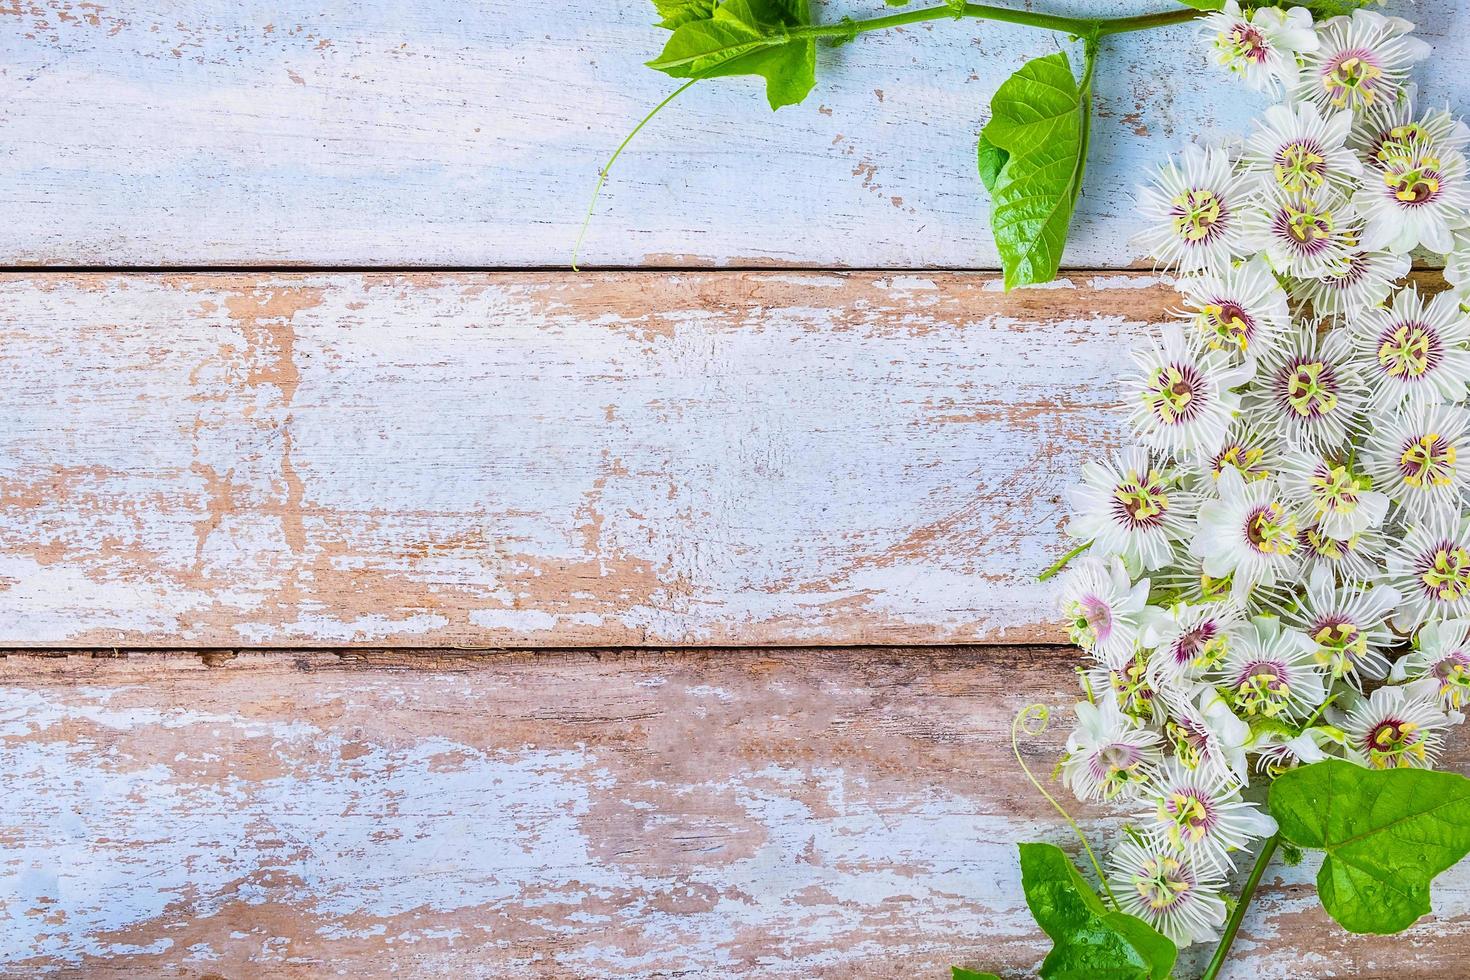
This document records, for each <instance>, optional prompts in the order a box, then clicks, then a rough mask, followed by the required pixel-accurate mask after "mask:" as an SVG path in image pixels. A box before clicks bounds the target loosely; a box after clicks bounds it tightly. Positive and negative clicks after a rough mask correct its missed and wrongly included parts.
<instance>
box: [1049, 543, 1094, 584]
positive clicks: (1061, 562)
mask: <svg viewBox="0 0 1470 980" xmlns="http://www.w3.org/2000/svg"><path fill="white" fill-rule="evenodd" d="M1091 547H1092V542H1091V541H1084V542H1082V543H1081V544H1079V545H1078V546H1077V547H1075V548H1073V549H1072V550H1071V551H1069V552H1067V553H1066V554H1065V555H1063V556H1062V557H1060V558H1058V559H1057V560H1056V561H1055V562H1053V563H1052V566H1051V567H1050V568H1048V569H1047V570H1046V571H1044V572H1042V573H1041V574H1040V575H1038V576H1036V581H1038V582H1045V581H1046V580H1047V579H1049V578H1051V577H1052V576H1053V575H1055V574H1056V573H1057V572H1060V571H1061V570H1062V569H1064V568H1066V567H1067V562H1069V561H1071V560H1072V559H1073V558H1076V557H1077V556H1078V555H1080V554H1082V552H1084V551H1086V550H1087V549H1088V548H1091Z"/></svg>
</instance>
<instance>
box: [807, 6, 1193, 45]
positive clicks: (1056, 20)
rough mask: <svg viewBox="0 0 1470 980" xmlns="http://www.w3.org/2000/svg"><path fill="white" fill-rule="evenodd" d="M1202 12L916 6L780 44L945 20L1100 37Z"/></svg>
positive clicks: (810, 28)
mask: <svg viewBox="0 0 1470 980" xmlns="http://www.w3.org/2000/svg"><path fill="white" fill-rule="evenodd" d="M1205 13H1206V12H1205V11H1203V10H1194V9H1192V8H1189V7H1180V8H1179V9H1177V10H1162V11H1159V12H1157V13H1152V14H1130V15H1129V16H1127V17H1067V16H1064V15H1062V14H1046V13H1039V12H1037V11H1034V10H1012V9H1011V8H1009V7H995V6H991V5H990V4H987V3H967V4H965V5H964V7H963V8H961V9H957V8H956V7H952V6H950V5H949V4H944V5H942V6H938V7H919V8H917V9H914V10H905V11H903V12H902V13H897V14H887V15H885V16H883V17H869V18H867V19H865V20H845V21H839V22H838V23H835V24H810V25H807V26H805V27H791V28H788V29H787V30H786V36H785V38H784V39H783V41H784V40H790V39H793V38H803V37H850V36H852V35H854V34H866V33H867V32H869V31H885V30H887V29H888V28H890V27H904V26H906V25H908V24H919V23H922V22H924V21H926V20H943V19H944V18H946V17H948V18H951V19H960V18H965V17H969V18H973V19H975V20H994V21H999V22H1000V23H1003V24H1019V25H1021V26H1022V27H1036V28H1040V29H1041V30H1044V31H1061V32H1063V33H1065V34H1071V35H1073V36H1074V37H1088V36H1098V37H1102V36H1106V35H1108V34H1128V33H1130V32H1132V31H1146V30H1149V29H1151V28H1154V27H1168V26H1169V25H1170V24H1183V23H1186V22H1188V21H1191V20H1194V19H1195V18H1197V17H1203V16H1204V15H1205Z"/></svg>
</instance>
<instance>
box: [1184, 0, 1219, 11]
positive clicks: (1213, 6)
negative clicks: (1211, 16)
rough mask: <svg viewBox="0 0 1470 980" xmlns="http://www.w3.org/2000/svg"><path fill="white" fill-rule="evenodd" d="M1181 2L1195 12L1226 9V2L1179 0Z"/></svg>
mask: <svg viewBox="0 0 1470 980" xmlns="http://www.w3.org/2000/svg"><path fill="white" fill-rule="evenodd" d="M1179 2H1180V3H1182V4H1184V5H1185V6H1186V7H1193V8H1194V9H1195V10H1223V9H1224V8H1225V0H1179Z"/></svg>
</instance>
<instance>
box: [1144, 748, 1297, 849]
mask: <svg viewBox="0 0 1470 980" xmlns="http://www.w3.org/2000/svg"><path fill="white" fill-rule="evenodd" d="M1144 800H1145V802H1147V803H1149V804H1150V805H1151V807H1152V809H1151V810H1150V811H1147V812H1144V813H1140V814H1139V815H1138V817H1137V819H1138V820H1139V821H1140V822H1141V823H1142V824H1143V825H1144V828H1145V832H1146V833H1151V834H1152V835H1154V836H1156V837H1158V838H1160V839H1162V840H1163V841H1165V842H1167V843H1168V844H1169V845H1170V846H1171V847H1173V848H1175V849H1177V850H1178V851H1180V852H1182V853H1183V854H1185V855H1187V856H1188V857H1189V858H1190V859H1191V860H1193V861H1194V862H1196V863H1201V864H1212V865H1214V866H1215V867H1218V868H1228V867H1231V866H1232V865H1233V864H1234V861H1233V860H1232V858H1231V854H1232V853H1233V852H1235V851H1239V850H1241V849H1243V848H1245V847H1246V846H1247V845H1249V844H1250V842H1251V841H1253V840H1256V839H1258V838H1261V837H1270V836H1271V835H1272V834H1274V833H1276V821H1275V820H1273V819H1271V818H1270V817H1269V816H1267V815H1266V814H1264V813H1262V812H1261V811H1260V808H1259V807H1257V806H1256V804H1254V803H1247V802H1245V801H1244V800H1242V799H1241V797H1240V784H1239V783H1238V782H1236V781H1235V780H1234V779H1232V778H1230V777H1229V776H1228V775H1224V774H1221V773H1218V772H1213V771H1209V770H1206V769H1202V768H1189V767H1187V766H1184V765H1181V764H1180V763H1179V762H1178V761H1177V760H1173V759H1171V760H1169V761H1168V762H1165V763H1164V765H1163V767H1162V768H1161V769H1160V770H1159V774H1158V776H1157V777H1155V780H1154V782H1153V784H1152V786H1151V787H1150V792H1149V793H1148V794H1147V795H1146V796H1145V797H1144Z"/></svg>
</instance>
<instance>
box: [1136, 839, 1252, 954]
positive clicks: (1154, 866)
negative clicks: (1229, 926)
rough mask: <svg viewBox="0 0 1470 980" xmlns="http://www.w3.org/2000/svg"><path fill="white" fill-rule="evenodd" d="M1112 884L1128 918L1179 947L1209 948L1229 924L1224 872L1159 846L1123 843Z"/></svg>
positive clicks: (1158, 843)
mask: <svg viewBox="0 0 1470 980" xmlns="http://www.w3.org/2000/svg"><path fill="white" fill-rule="evenodd" d="M1108 884H1109V888H1110V889H1111V890H1112V892H1113V894H1114V895H1115V896H1117V899H1118V904H1119V905H1120V906H1121V907H1122V910H1123V911H1124V912H1127V913H1129V914H1130V915H1136V916H1138V917H1139V918H1140V919H1142V920H1143V921H1145V922H1147V923H1148V924H1149V925H1151V926H1153V927H1154V928H1155V929H1157V930H1158V931H1159V932H1161V933H1163V934H1164V935H1165V936H1168V937H1169V939H1170V940H1172V941H1173V942H1174V943H1175V945H1178V946H1188V945H1190V944H1191V943H1196V942H1208V941H1209V940H1212V939H1214V938H1215V933H1216V932H1217V931H1218V930H1219V928H1220V926H1221V925H1223V924H1224V922H1225V901H1224V899H1222V898H1221V897H1220V889H1221V888H1222V887H1224V885H1225V879H1224V877H1223V871H1222V870H1221V869H1220V868H1218V867H1217V866H1216V865H1214V864H1213V863H1211V862H1208V861H1195V860H1192V859H1191V858H1190V857H1189V856H1188V855H1186V854H1184V853H1182V852H1181V851H1179V850H1178V849H1177V848H1174V847H1171V846H1170V845H1169V844H1167V843H1165V842H1164V841H1161V840H1151V839H1147V838H1145V839H1143V840H1141V841H1138V840H1125V841H1124V842H1123V843H1121V844H1119V845H1118V847H1117V849H1116V850H1114V851H1113V857H1112V860H1111V862H1110V866H1109V869H1108Z"/></svg>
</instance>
